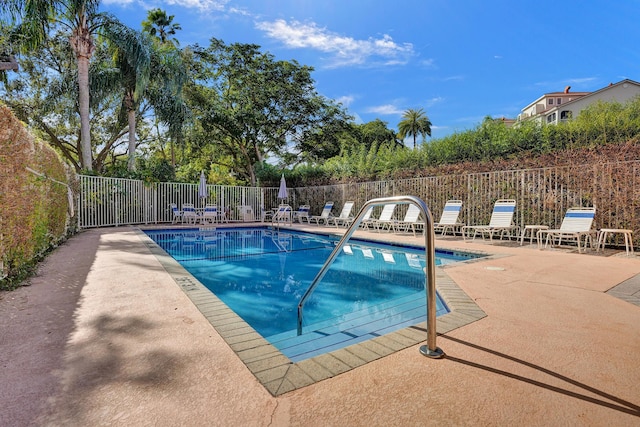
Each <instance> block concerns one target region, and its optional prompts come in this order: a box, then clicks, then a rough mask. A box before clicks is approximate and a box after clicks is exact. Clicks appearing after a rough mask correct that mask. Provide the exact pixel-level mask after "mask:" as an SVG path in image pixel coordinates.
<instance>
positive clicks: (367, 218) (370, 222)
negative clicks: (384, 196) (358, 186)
mask: <svg viewBox="0 0 640 427" xmlns="http://www.w3.org/2000/svg"><path fill="white" fill-rule="evenodd" d="M372 213H373V207H370V208H369V209H368V210H367V211H366V212H365V213H364V215H363V216H362V221H360V227H362V228H364V229H365V230H368V229H369V227H370V226H374V221H376V220H375V219H371V214H372Z"/></svg>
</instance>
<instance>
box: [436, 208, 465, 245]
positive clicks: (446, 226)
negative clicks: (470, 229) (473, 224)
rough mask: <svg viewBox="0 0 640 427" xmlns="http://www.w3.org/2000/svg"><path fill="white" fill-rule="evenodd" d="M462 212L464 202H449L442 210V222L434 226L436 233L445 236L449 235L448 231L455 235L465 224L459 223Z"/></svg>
mask: <svg viewBox="0 0 640 427" xmlns="http://www.w3.org/2000/svg"><path fill="white" fill-rule="evenodd" d="M461 210H462V200H448V201H447V203H445V205H444V209H443V210H442V215H441V216H440V221H438V222H436V223H435V224H433V229H434V231H440V233H441V234H442V235H443V236H444V235H445V234H447V230H451V232H452V233H453V234H455V232H456V230H459V229H460V228H461V227H463V226H464V224H463V223H461V222H458V217H459V216H460V211H461Z"/></svg>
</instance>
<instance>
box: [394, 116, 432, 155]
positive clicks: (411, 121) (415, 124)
mask: <svg viewBox="0 0 640 427" xmlns="http://www.w3.org/2000/svg"><path fill="white" fill-rule="evenodd" d="M398 131H399V132H398V137H399V138H400V139H401V140H404V139H405V138H406V137H407V136H413V148H416V138H417V136H418V135H422V138H425V137H426V136H431V121H430V120H429V117H427V115H426V113H425V112H424V110H423V109H422V108H420V109H418V110H413V109H409V110H407V111H405V112H404V113H403V114H402V121H400V123H398Z"/></svg>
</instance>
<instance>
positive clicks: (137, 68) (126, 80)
mask: <svg viewBox="0 0 640 427" xmlns="http://www.w3.org/2000/svg"><path fill="white" fill-rule="evenodd" d="M131 37H132V38H135V39H137V40H136V42H137V43H136V44H137V45H139V46H140V47H141V51H140V52H139V53H138V54H137V55H131V54H130V52H127V47H129V46H130V45H124V46H115V49H114V55H113V56H114V58H115V62H116V66H117V67H118V77H119V79H118V80H119V83H120V87H121V89H122V90H123V91H124V97H123V101H122V104H123V107H124V109H125V110H126V113H127V123H128V125H129V126H128V128H129V148H128V150H127V153H128V161H127V169H128V170H130V171H135V170H136V162H135V152H136V112H137V110H138V104H139V102H140V100H141V99H142V98H143V97H144V96H145V93H146V90H147V84H148V83H149V74H150V70H151V49H152V46H151V42H150V40H147V39H146V38H145V37H144V35H143V34H142V33H135V32H133V31H132V34H131Z"/></svg>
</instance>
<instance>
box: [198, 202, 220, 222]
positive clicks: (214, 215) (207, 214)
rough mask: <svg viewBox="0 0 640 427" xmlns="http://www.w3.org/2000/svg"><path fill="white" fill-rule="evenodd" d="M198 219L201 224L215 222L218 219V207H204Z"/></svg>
mask: <svg viewBox="0 0 640 427" xmlns="http://www.w3.org/2000/svg"><path fill="white" fill-rule="evenodd" d="M200 219H201V222H202V223H203V224H204V223H205V222H207V221H211V223H214V222H216V221H217V219H218V207H217V206H216V205H205V207H204V210H203V211H202V216H201V217H200Z"/></svg>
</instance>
